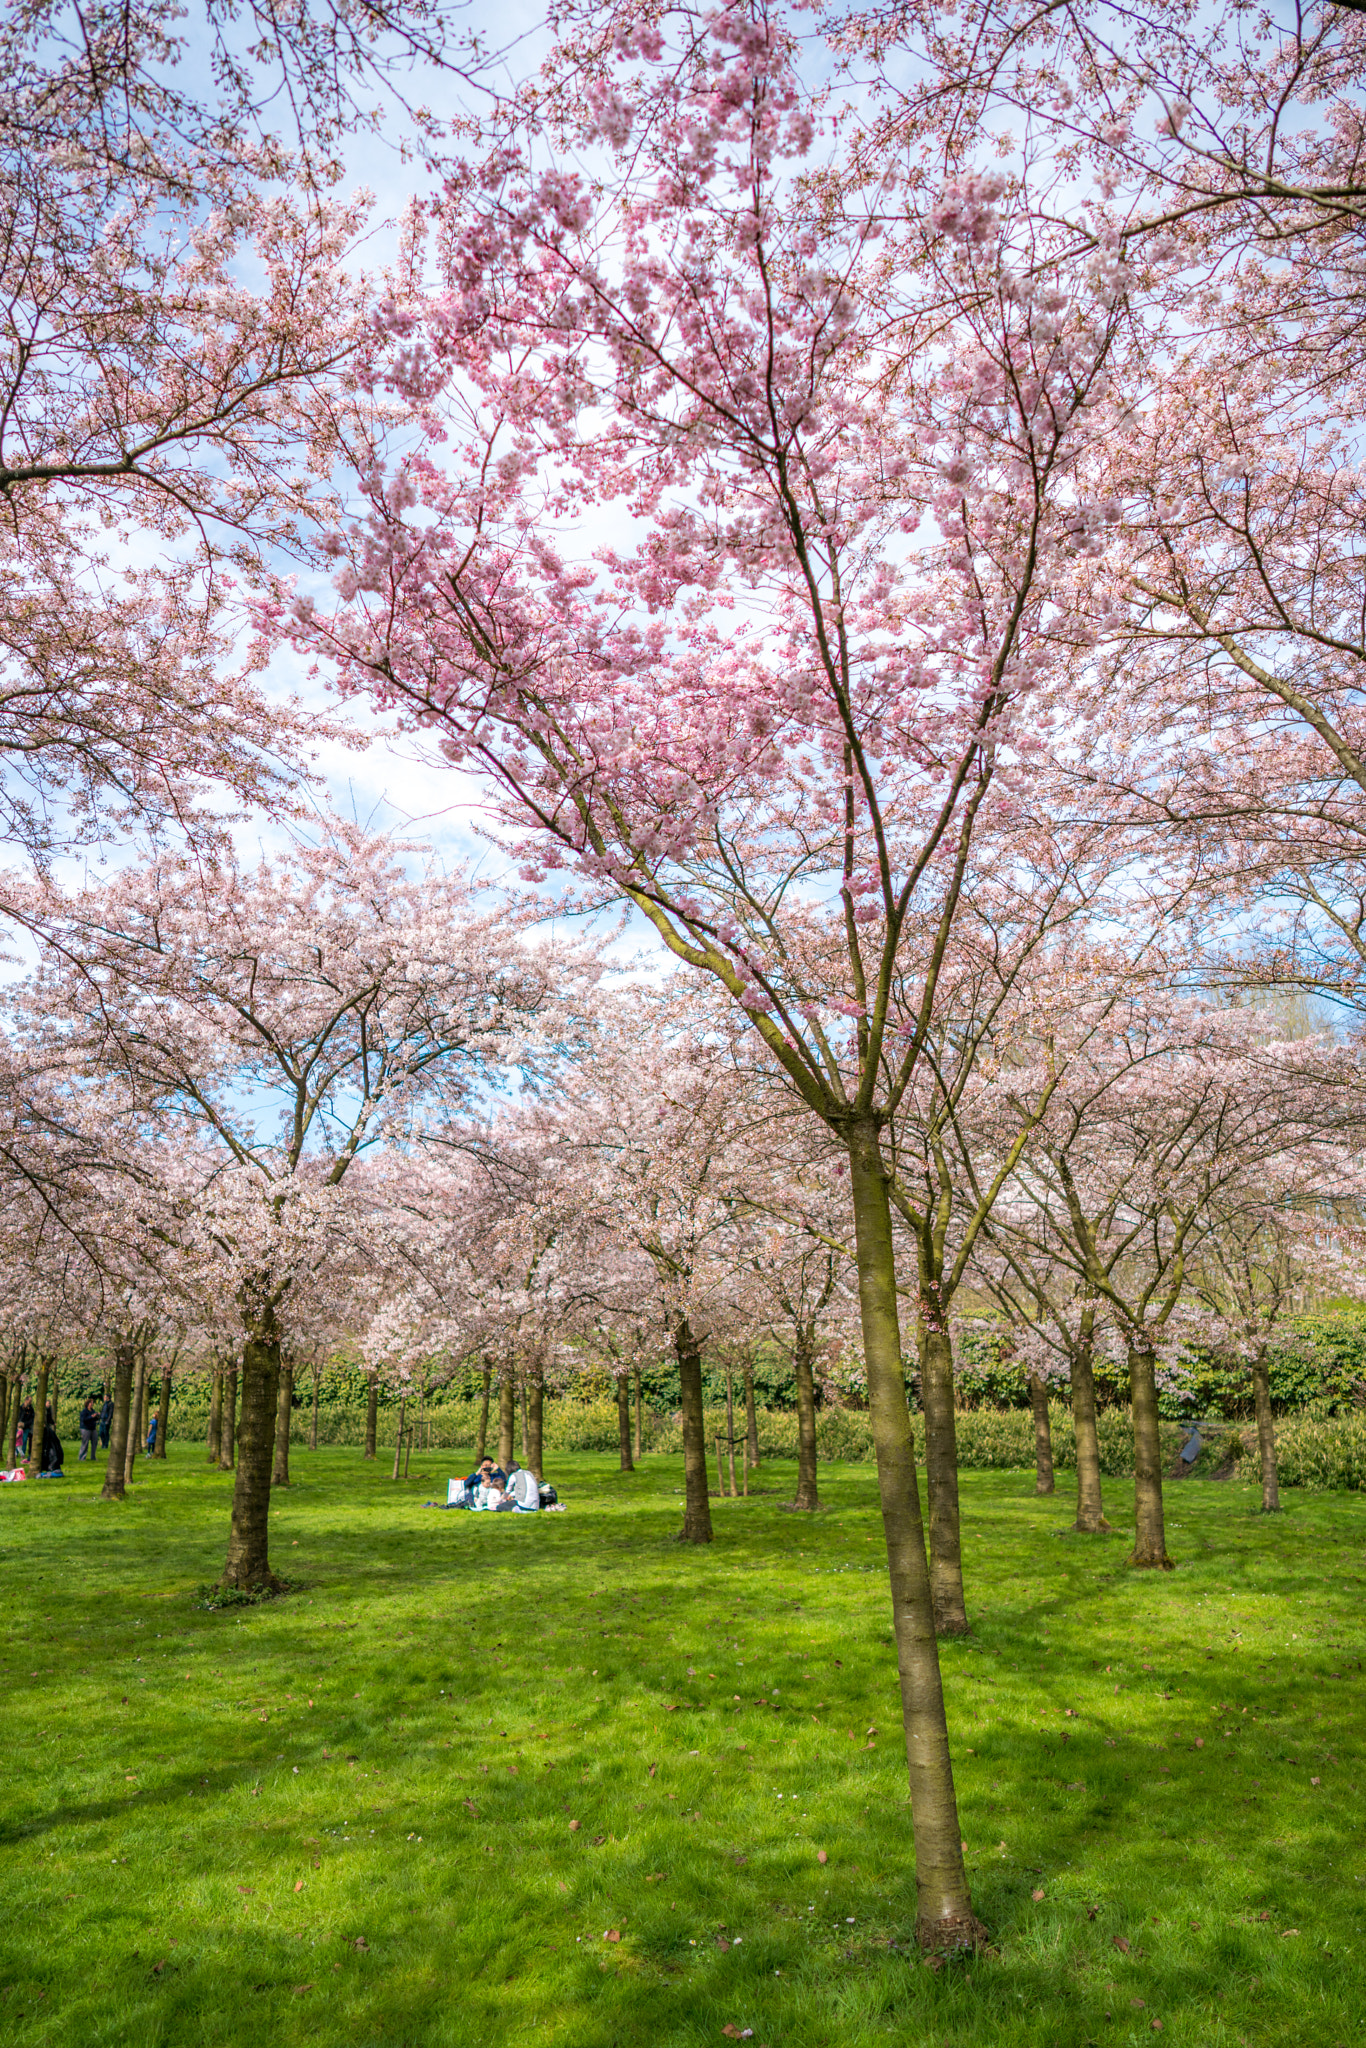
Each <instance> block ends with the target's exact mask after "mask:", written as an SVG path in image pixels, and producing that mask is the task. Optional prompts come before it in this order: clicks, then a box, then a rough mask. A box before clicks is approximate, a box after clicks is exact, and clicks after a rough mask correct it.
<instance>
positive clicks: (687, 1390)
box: [674, 1316, 711, 1543]
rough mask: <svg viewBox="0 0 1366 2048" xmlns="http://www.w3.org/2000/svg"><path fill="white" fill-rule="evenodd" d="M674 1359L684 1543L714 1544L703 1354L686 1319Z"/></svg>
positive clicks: (677, 1327) (677, 1333)
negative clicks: (679, 1398) (679, 1397)
mask: <svg viewBox="0 0 1366 2048" xmlns="http://www.w3.org/2000/svg"><path fill="white" fill-rule="evenodd" d="M674 1356H675V1357H676V1358H677V1360H678V1384H679V1390H680V1392H681V1394H682V1401H683V1527H682V1529H681V1530H680V1531H679V1536H678V1540H679V1542H680V1543H710V1542H711V1502H710V1501H709V1500H708V1498H707V1438H706V1421H705V1418H704V1416H703V1413H702V1353H701V1350H700V1348H699V1346H698V1342H697V1339H696V1337H694V1335H693V1333H692V1325H691V1324H690V1323H689V1321H688V1319H687V1317H686V1316H680V1317H679V1318H678V1320H677V1322H676V1323H675V1324H674Z"/></svg>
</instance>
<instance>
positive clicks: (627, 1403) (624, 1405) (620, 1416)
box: [617, 1372, 635, 1472]
mask: <svg viewBox="0 0 1366 2048" xmlns="http://www.w3.org/2000/svg"><path fill="white" fill-rule="evenodd" d="M617 1449H618V1451H619V1452H620V1455H621V1469H622V1471H623V1472H634V1470H635V1466H634V1464H633V1463H632V1461H631V1382H630V1380H629V1379H628V1378H627V1376H626V1374H625V1373H624V1372H619V1373H618V1374H617Z"/></svg>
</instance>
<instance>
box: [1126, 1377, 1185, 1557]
mask: <svg viewBox="0 0 1366 2048" xmlns="http://www.w3.org/2000/svg"><path fill="white" fill-rule="evenodd" d="M1129 1399H1130V1401H1131V1402H1132V1404H1133V1417H1134V1547H1133V1553H1132V1555H1131V1556H1130V1559H1129V1562H1130V1564H1137V1565H1147V1566H1150V1567H1152V1568H1154V1569H1157V1570H1161V1571H1164V1572H1169V1571H1172V1570H1174V1568H1175V1567H1174V1566H1173V1564H1172V1561H1171V1559H1170V1558H1169V1557H1168V1555H1167V1537H1166V1531H1165V1529H1164V1527H1163V1522H1162V1441H1161V1437H1160V1436H1159V1434H1158V1427H1157V1378H1156V1361H1155V1360H1154V1358H1153V1354H1152V1352H1151V1351H1149V1349H1148V1348H1147V1346H1146V1345H1135V1344H1131V1345H1130V1346H1129Z"/></svg>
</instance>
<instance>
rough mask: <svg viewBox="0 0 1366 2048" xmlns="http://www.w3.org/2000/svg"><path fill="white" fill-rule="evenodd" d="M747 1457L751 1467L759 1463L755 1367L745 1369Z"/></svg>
mask: <svg viewBox="0 0 1366 2048" xmlns="http://www.w3.org/2000/svg"><path fill="white" fill-rule="evenodd" d="M745 1457H746V1459H747V1460H748V1462H749V1464H750V1466H751V1467H753V1466H755V1465H757V1464H758V1462H759V1418H758V1416H757V1415H756V1413H755V1411H754V1367H753V1366H752V1365H747V1366H746V1367H745Z"/></svg>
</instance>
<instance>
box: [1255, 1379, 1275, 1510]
mask: <svg viewBox="0 0 1366 2048" xmlns="http://www.w3.org/2000/svg"><path fill="white" fill-rule="evenodd" d="M1252 1398H1253V1400H1254V1401H1255V1402H1256V1404H1257V1449H1258V1451H1259V1452H1260V1453H1261V1460H1262V1513H1263V1514H1264V1515H1277V1514H1279V1513H1280V1510H1281V1488H1280V1481H1279V1479H1278V1477H1277V1473H1276V1425H1275V1423H1274V1422H1273V1421H1272V1419H1271V1375H1270V1373H1269V1372H1268V1371H1267V1364H1266V1346H1265V1344H1263V1345H1262V1347H1261V1349H1260V1351H1259V1352H1258V1353H1257V1356H1256V1357H1255V1358H1254V1359H1253V1361H1252Z"/></svg>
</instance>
